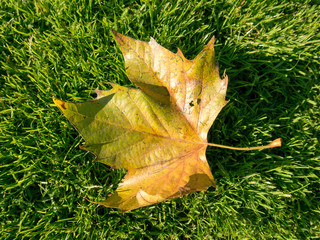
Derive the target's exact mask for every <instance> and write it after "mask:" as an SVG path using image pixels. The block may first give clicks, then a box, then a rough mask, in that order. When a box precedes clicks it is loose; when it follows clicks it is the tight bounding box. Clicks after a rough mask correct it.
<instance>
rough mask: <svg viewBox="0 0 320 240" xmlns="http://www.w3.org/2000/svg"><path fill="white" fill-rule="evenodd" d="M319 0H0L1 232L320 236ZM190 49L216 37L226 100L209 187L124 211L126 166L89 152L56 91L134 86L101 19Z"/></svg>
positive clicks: (67, 93)
mask: <svg viewBox="0 0 320 240" xmlns="http://www.w3.org/2000/svg"><path fill="white" fill-rule="evenodd" d="M319 13H320V6H319V2H318V1H316V0H314V1H312V0H304V1H303V0H300V1H289V0H287V1H278V0H262V1H261V0H247V1H242V0H240V1H231V0H229V1H222V0H216V1H215V0H189V1H178V0H172V1H148V0H145V1H142V0H141V1H125V0H119V1H116V0H108V1H107V0H97V1H91V0H79V1H65V0H53V1H49V0H47V1H45V0H42V1H41V0H35V1H31V0H27V1H23V0H2V1H0V112H1V115H0V118H1V122H0V158H1V162H0V239H112V238H117V239H127V238H129V239H156V238H158V239H188V238H191V239H311V238H314V239H319V238H320V150H319V142H318V141H319V138H320V109H319V107H320V82H319V76H320V59H319V56H320V31H319V29H320V14H319ZM111 28H113V29H116V30H117V31H118V32H120V33H123V34H126V35H129V36H132V37H134V38H137V39H141V40H149V37H153V38H155V39H156V41H157V42H159V43H160V44H161V45H163V46H164V47H166V48H168V49H170V50H172V51H176V48H177V47H180V48H181V50H182V51H183V52H184V53H185V56H186V57H188V58H189V59H191V58H193V57H194V56H195V55H196V54H197V53H198V52H199V51H200V50H201V49H202V48H203V47H204V45H205V44H206V43H207V42H208V41H209V39H210V37H211V36H212V35H215V36H216V48H215V49H216V56H217V60H218V61H219V63H220V72H221V74H222V73H223V71H224V70H226V73H227V74H228V76H229V79H230V82H229V88H228V92H227V99H230V102H229V104H228V105H227V106H226V107H225V108H224V109H223V111H222V112H221V113H220V115H219V116H218V118H217V120H216V121H215V123H214V125H213V127H212V129H211V130H210V133H209V141H210V142H215V143H220V144H227V145H233V146H255V145H259V144H266V143H268V142H269V141H271V140H273V139H274V138H277V137H282V138H283V141H284V144H283V147H281V148H277V149H271V150H263V151H254V152H236V151H231V150H224V149H217V148H209V149H208V151H207V158H208V162H209V164H210V167H211V169H212V172H213V175H214V176H215V179H216V182H217V188H216V189H213V188H210V189H208V190H207V191H206V192H199V193H194V194H191V195H188V196H186V197H183V198H178V199H174V200H171V201H166V202H163V203H161V204H158V205H154V206H151V207H145V208H142V209H137V210H134V211H132V212H129V213H126V214H123V213H120V212H119V211H118V210H113V209H107V208H104V207H101V206H98V205H96V204H93V203H90V202H89V201H88V200H93V201H97V200H103V199H104V198H105V197H106V196H107V195H108V194H109V193H111V192H112V191H113V190H114V189H115V187H116V185H117V183H118V182H119V181H120V179H121V178H122V177H123V176H124V174H125V172H124V171H121V170H120V171H119V170H110V169H109V167H107V166H104V165H102V164H100V163H97V162H93V161H92V160H93V158H94V157H93V155H92V154H90V153H87V152H86V151H83V150H80V149H79V148H78V146H79V145H81V144H82V143H83V140H82V139H81V137H80V136H79V134H78V133H77V132H76V131H75V130H74V128H73V127H72V126H71V125H70V124H69V122H68V121H67V120H66V118H65V117H64V116H63V115H62V114H61V113H60V112H59V110H58V109H57V108H56V107H55V106H54V104H53V102H52V96H56V97H58V98H60V99H64V100H68V101H80V100H87V99H90V98H92V91H93V90H95V89H107V88H108V87H109V85H108V82H115V83H119V84H122V85H127V86H131V84H130V82H129V80H128V79H127V77H126V76H125V69H124V63H123V58H122V56H121V53H120V50H119V49H118V47H117V45H116V44H115V41H114V40H113V38H112V37H111V35H110V29H111Z"/></svg>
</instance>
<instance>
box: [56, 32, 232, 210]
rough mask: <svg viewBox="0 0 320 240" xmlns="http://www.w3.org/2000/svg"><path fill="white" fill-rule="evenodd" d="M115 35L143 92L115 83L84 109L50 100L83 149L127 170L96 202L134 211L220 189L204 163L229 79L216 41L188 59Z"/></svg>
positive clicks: (130, 74) (82, 105)
mask: <svg viewBox="0 0 320 240" xmlns="http://www.w3.org/2000/svg"><path fill="white" fill-rule="evenodd" d="M113 35H114V37H115V39H116V41H117V42H118V44H119V46H120V49H121V51H122V53H123V56H124V59H125V66H126V72H127V75H128V77H129V79H130V80H131V82H132V83H134V84H135V85H137V86H138V87H139V89H133V88H127V87H123V86H119V85H116V84H111V85H112V89H111V90H108V91H100V90H97V91H95V92H96V94H97V98H96V99H94V100H91V101H87V102H81V103H71V102H64V101H61V100H58V99H56V98H53V100H54V102H55V104H56V105H57V106H58V107H59V109H60V110H61V111H62V113H63V114H64V115H65V116H66V117H67V118H68V120H69V121H70V122H71V123H72V124H73V126H74V127H75V128H76V129H77V130H78V132H79V133H80V134H81V135H82V136H83V138H84V139H85V145H84V146H82V148H83V149H85V150H88V151H90V152H92V153H94V154H95V155H96V160H97V161H99V162H102V163H104V164H107V165H109V166H111V167H112V168H125V169H127V170H128V173H127V175H126V176H125V177H124V179H123V180H122V181H121V183H120V184H119V186H118V188H117V190H116V191H115V193H114V194H113V195H111V196H110V197H108V198H107V199H106V200H104V201H101V202H98V203H99V204H102V205H104V206H106V207H115V208H120V209H121V210H122V211H129V210H132V209H135V208H139V207H143V206H147V205H151V204H154V203H158V202H161V201H164V200H166V199H170V198H175V197H180V196H182V195H185V194H188V193H192V192H195V191H202V190H206V189H207V188H208V187H209V186H215V182H214V178H213V176H212V173H211V171H210V168H209V165H208V162H207V160H206V156H205V152H206V148H207V145H208V144H207V133H208V131H209V129H210V127H211V125H212V123H213V122H214V120H215V118H216V117H217V115H218V114H219V112H220V111H221V109H222V108H223V107H224V106H225V105H226V103H227V101H226V100H225V96H226V91H227V84H228V78H227V76H225V77H224V78H223V79H221V78H220V77H219V71H218V66H217V64H216V63H215V59H214V38H212V39H211V40H210V41H209V43H208V44H207V45H206V46H205V48H204V49H203V50H202V51H201V52H200V53H199V54H198V56H197V57H196V58H195V59H193V60H188V59H186V58H185V57H184V56H183V54H182V52H181V51H180V49H178V52H177V53H176V54H175V53H173V52H171V51H169V50H167V49H165V48H163V47H161V46H160V45H159V44H158V43H156V41H155V40H154V39H152V38H151V40H150V41H149V42H143V41H139V40H135V39H132V38H130V37H127V36H124V35H122V34H120V33H117V32H115V31H113ZM211 145H214V146H215V144H211Z"/></svg>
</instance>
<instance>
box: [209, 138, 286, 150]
mask: <svg viewBox="0 0 320 240" xmlns="http://www.w3.org/2000/svg"><path fill="white" fill-rule="evenodd" d="M281 142H282V140H281V138H277V139H275V140H273V141H272V142H271V143H269V144H268V145H265V146H259V147H230V146H225V145H221V144H215V143H206V144H207V145H208V146H213V147H219V148H227V149H232V150H238V151H249V150H260V149H266V148H275V147H281Z"/></svg>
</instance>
